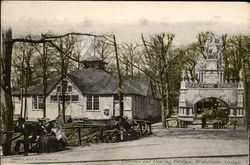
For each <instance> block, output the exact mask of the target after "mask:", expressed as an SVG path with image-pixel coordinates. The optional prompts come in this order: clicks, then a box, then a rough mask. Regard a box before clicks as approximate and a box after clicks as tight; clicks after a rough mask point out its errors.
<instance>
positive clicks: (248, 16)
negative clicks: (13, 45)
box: [1, 1, 250, 45]
mask: <svg viewBox="0 0 250 165" xmlns="http://www.w3.org/2000/svg"><path fill="white" fill-rule="evenodd" d="M1 23H2V27H3V28H6V27H9V26H11V27H12V29H13V35H14V37H15V36H20V35H22V36H23V35H27V34H40V33H47V32H52V33H61V34H63V33H67V32H82V33H95V34H111V33H112V34H115V35H116V37H117V39H118V41H119V42H126V43H134V42H138V43H140V42H141V40H140V35H141V34H145V35H153V34H158V33H162V32H169V33H174V34H175V36H176V37H175V40H174V44H176V45H183V44H189V43H191V42H195V41H196V36H197V34H198V33H199V32H205V31H212V32H214V33H216V34H218V35H220V34H225V33H228V34H231V35H237V34H244V35H250V4H249V3H247V2H160V1H159V2H153V1H151V2H148V1H144V2H139V1H138V2H132V1H131V2H128V1H119V2H115V1H112V2H111V1H105V2H104V1H103V2H100V1H98V2H93V1H89V2H88V1H73V2H69V1H61V2H59V1H2V2H1Z"/></svg>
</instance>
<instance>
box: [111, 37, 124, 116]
mask: <svg viewBox="0 0 250 165" xmlns="http://www.w3.org/2000/svg"><path fill="white" fill-rule="evenodd" d="M113 39H114V47H115V57H116V65H117V70H118V78H119V106H120V117H123V91H122V76H121V70H120V65H119V58H118V51H117V44H116V39H115V35H113Z"/></svg>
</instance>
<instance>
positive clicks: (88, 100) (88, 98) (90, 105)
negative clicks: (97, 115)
mask: <svg viewBox="0 0 250 165" xmlns="http://www.w3.org/2000/svg"><path fill="white" fill-rule="evenodd" d="M87 110H92V96H87Z"/></svg>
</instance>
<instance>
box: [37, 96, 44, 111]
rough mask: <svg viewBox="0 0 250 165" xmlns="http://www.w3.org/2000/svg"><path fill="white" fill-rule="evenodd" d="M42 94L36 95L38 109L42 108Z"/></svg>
mask: <svg viewBox="0 0 250 165" xmlns="http://www.w3.org/2000/svg"><path fill="white" fill-rule="evenodd" d="M43 108H44V105H43V96H38V109H43Z"/></svg>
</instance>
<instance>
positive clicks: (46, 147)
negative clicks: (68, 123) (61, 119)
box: [14, 118, 68, 156]
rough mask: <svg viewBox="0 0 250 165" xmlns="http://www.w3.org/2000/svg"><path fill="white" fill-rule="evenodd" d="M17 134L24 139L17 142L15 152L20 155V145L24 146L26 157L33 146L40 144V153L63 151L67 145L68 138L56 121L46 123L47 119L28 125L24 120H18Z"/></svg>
mask: <svg viewBox="0 0 250 165" xmlns="http://www.w3.org/2000/svg"><path fill="white" fill-rule="evenodd" d="M15 132H20V133H21V134H22V135H23V136H24V138H23V139H21V140H17V141H16V145H15V149H14V150H15V152H16V153H17V154H19V149H20V145H21V144H22V143H23V144H24V155H25V156H27V155H28V153H29V151H30V146H31V144H33V143H35V144H38V145H37V146H38V147H37V152H38V153H47V152H55V151H59V150H63V149H64V148H65V147H66V146H67V144H68V141H67V137H66V135H65V133H64V131H63V129H62V127H61V125H60V124H58V123H57V121H56V120H51V121H49V122H48V123H46V120H45V119H38V123H36V124H28V123H26V122H25V119H24V118H18V120H17V125H16V127H15Z"/></svg>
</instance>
